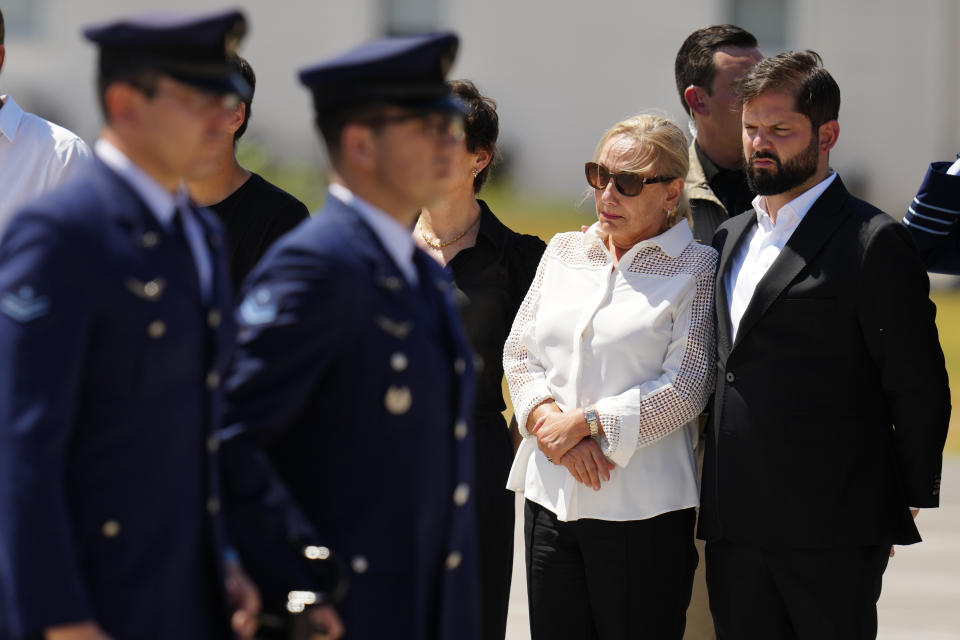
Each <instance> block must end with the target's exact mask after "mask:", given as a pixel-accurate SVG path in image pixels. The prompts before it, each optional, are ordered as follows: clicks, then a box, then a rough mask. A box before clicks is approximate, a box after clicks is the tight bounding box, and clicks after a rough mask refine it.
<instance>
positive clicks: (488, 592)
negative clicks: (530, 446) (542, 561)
mask: <svg viewBox="0 0 960 640" xmlns="http://www.w3.org/2000/svg"><path fill="white" fill-rule="evenodd" d="M474 433H475V434H476V439H475V440H474V444H475V448H476V467H475V468H476V482H475V483H474V487H475V495H476V509H477V568H478V573H479V576H480V614H481V628H480V631H481V636H480V637H481V638H483V640H503V638H504V636H505V635H506V633H507V607H508V605H509V604H510V579H511V578H512V577H513V512H514V505H515V500H516V494H515V493H514V492H513V491H510V490H508V489H507V488H506V485H507V476H508V475H509V474H510V465H511V464H512V463H513V444H512V443H511V441H510V431H508V430H507V424H506V422H504V419H503V415H501V414H500V413H497V414H496V415H493V416H486V417H485V416H478V417H477V422H476V428H475V429H474Z"/></svg>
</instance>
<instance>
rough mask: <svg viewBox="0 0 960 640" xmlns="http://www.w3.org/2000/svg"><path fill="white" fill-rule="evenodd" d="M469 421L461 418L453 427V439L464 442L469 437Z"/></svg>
mask: <svg viewBox="0 0 960 640" xmlns="http://www.w3.org/2000/svg"><path fill="white" fill-rule="evenodd" d="M467 431H468V429H467V421H466V420H464V419H463V418H461V419H460V420H457V423H456V424H455V425H453V437H454V438H456V439H457V440H463V439H464V438H466V437H467Z"/></svg>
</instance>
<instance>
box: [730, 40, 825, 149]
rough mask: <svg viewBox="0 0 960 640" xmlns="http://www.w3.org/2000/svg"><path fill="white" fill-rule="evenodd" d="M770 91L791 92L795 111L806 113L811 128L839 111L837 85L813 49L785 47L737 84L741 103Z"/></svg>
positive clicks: (762, 62) (760, 63) (761, 62)
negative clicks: (791, 49) (792, 49)
mask: <svg viewBox="0 0 960 640" xmlns="http://www.w3.org/2000/svg"><path fill="white" fill-rule="evenodd" d="M769 92H780V93H785V94H788V95H792V96H793V99H794V106H793V109H794V111H796V112H797V113H802V114H803V115H805V116H807V118H808V119H809V120H810V124H811V125H812V126H813V130H814V131H816V130H817V129H819V128H820V125H822V124H824V123H825V122H830V121H831V120H836V119H837V118H838V117H839V115H840V87H839V86H838V85H837V81H836V80H834V79H833V76H831V75H830V72H828V71H827V70H826V69H824V68H823V59H822V58H821V57H820V54H818V53H817V52H816V51H810V50H809V49H808V50H807V51H787V52H786V53H781V54H779V55H776V56H773V57H772V58H765V59H764V60H761V61H760V62H758V63H757V66H755V67H754V68H753V70H752V71H750V73H748V74H747V75H745V76H744V77H743V78H742V79H741V80H740V84H739V85H738V86H737V96H739V98H740V102H741V104H746V103H748V102H750V101H751V100H753V99H754V98H756V97H757V96H759V95H760V94H762V93H769Z"/></svg>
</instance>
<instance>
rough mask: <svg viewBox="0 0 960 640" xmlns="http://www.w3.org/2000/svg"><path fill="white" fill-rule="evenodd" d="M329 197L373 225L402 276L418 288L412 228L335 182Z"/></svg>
mask: <svg viewBox="0 0 960 640" xmlns="http://www.w3.org/2000/svg"><path fill="white" fill-rule="evenodd" d="M329 191H330V195H332V196H333V197H334V198H336V199H337V200H339V201H340V202H342V203H343V204H345V205H347V206H349V207H350V208H352V209H353V210H354V211H356V212H357V213H359V214H360V217H361V218H363V221H364V222H366V223H367V224H368V225H370V228H371V229H373V233H374V235H376V236H377V238H378V239H379V240H380V242H381V243H383V247H384V249H386V250H387V253H388V254H389V255H390V258H392V259H393V261H394V263H396V265H397V267H398V268H399V269H400V273H402V274H403V277H404V278H406V280H407V282H408V283H410V284H411V285H412V286H416V285H417V281H418V277H417V266H416V265H415V264H413V252H414V250H415V249H416V245H415V244H414V242H413V236H412V235H411V233H410V231H411V230H410V229H408V228H406V227H404V226H403V225H402V224H400V223H399V222H397V220H396V218H393V217H392V216H390V215H389V214H388V213H386V212H385V211H383V210H381V209H379V208H378V207H375V206H373V205H372V204H370V203H369V202H367V201H366V200H364V199H363V198H361V197H359V196H357V195H356V194H355V193H353V192H352V191H350V189H348V188H347V187H345V186H343V185H342V184H337V183H336V182H332V183H330V187H329Z"/></svg>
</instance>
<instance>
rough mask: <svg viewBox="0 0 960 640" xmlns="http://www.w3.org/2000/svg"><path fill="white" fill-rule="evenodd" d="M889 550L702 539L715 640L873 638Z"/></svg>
mask: <svg viewBox="0 0 960 640" xmlns="http://www.w3.org/2000/svg"><path fill="white" fill-rule="evenodd" d="M889 551H890V547H886V546H864V547H841V548H836V549H774V550H769V549H762V548H759V547H756V546H753V545H743V544H733V543H730V542H708V543H707V591H708V592H709V594H710V611H711V613H712V614H713V621H714V624H715V626H716V629H717V638H718V640H755V639H756V640H760V639H762V640H862V639H872V638H876V637H877V600H878V599H879V598H880V587H881V583H882V579H883V572H884V570H885V569H886V567H887V560H888V559H889V555H888V554H889Z"/></svg>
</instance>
